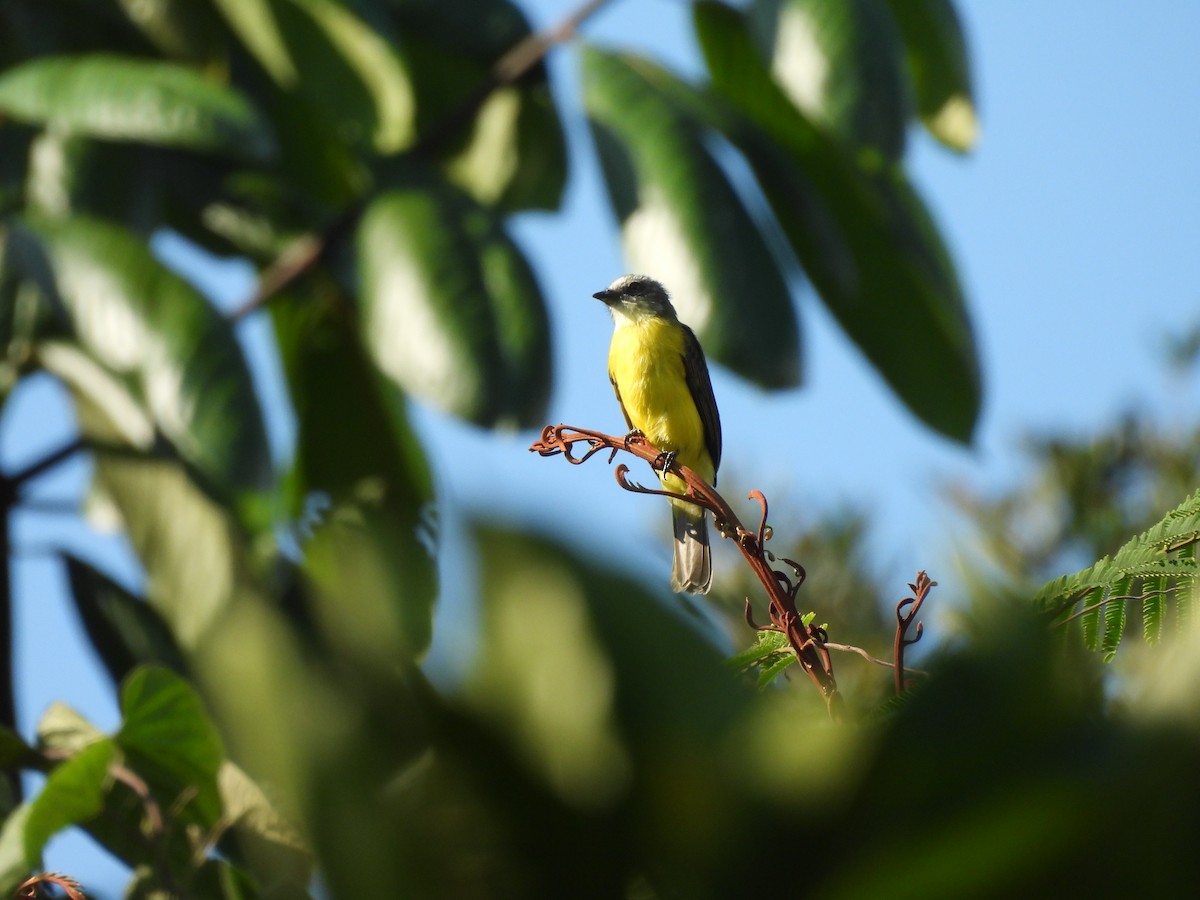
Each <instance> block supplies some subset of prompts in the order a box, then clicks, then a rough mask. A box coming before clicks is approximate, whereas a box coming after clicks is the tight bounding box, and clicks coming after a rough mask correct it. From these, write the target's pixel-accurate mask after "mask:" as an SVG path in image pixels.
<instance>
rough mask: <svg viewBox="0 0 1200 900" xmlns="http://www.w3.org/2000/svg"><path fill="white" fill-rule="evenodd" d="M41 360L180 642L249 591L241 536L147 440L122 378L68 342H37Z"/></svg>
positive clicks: (191, 639)
mask: <svg viewBox="0 0 1200 900" xmlns="http://www.w3.org/2000/svg"><path fill="white" fill-rule="evenodd" d="M38 355H39V359H40V361H41V362H42V364H43V365H44V366H45V367H46V368H47V369H48V370H49V371H51V372H53V373H54V374H55V375H56V376H57V377H58V378H60V379H61V380H62V381H63V383H64V384H65V385H66V386H67V387H68V388H69V389H70V391H71V393H72V395H73V397H74V398H75V409H76V415H77V417H78V420H79V427H80V431H81V433H82V434H83V435H84V437H85V438H86V439H88V440H89V441H91V442H93V443H95V444H97V445H98V446H99V447H101V448H104V449H99V450H97V452H95V454H94V459H95V486H94V490H97V491H98V492H99V494H100V496H102V497H103V498H104V500H105V501H107V503H108V504H109V506H110V508H111V510H112V511H114V512H115V513H116V515H117V517H118V521H119V524H121V525H123V526H124V529H125V533H126V535H127V536H128V538H129V541H130V543H131V544H132V545H133V548H134V550H135V551H136V553H137V554H138V557H139V558H140V559H141V561H142V564H143V565H144V566H145V568H146V573H147V576H148V585H147V594H148V597H149V599H150V601H151V602H152V603H154V605H155V608H156V609H157V610H158V611H159V612H160V613H161V614H162V615H163V618H165V619H166V621H167V622H168V623H169V624H170V626H171V631H172V633H173V635H174V637H175V639H176V640H177V641H178V642H179V643H180V645H181V646H182V647H184V648H185V649H190V648H191V647H192V646H194V644H195V642H196V641H197V640H199V638H200V637H201V636H202V635H203V634H204V632H205V631H207V629H208V628H209V627H210V626H212V625H213V623H214V622H215V621H217V618H218V616H219V614H220V613H221V612H222V610H223V609H224V608H225V606H226V604H228V603H230V602H231V601H232V600H233V598H234V597H235V596H237V595H238V594H239V593H240V592H242V591H245V590H249V589H251V588H249V586H248V581H247V567H248V561H247V559H246V555H245V554H246V550H247V545H246V535H245V533H244V531H243V530H242V529H241V528H240V527H239V525H238V523H237V521H236V520H235V518H234V516H233V515H232V514H231V512H230V511H229V510H228V509H227V508H225V507H224V506H223V505H222V504H221V503H220V502H218V501H217V500H216V499H214V498H213V497H212V495H211V494H210V493H208V492H206V491H205V490H203V489H202V487H201V486H200V482H199V481H198V479H197V478H196V477H195V473H194V472H193V471H192V470H190V469H189V467H187V466H186V465H185V464H184V463H183V462H182V461H181V460H179V459H178V458H177V457H176V456H175V455H174V453H173V452H172V451H171V450H170V449H169V448H164V447H161V446H160V445H159V444H157V443H156V441H155V432H154V426H153V423H152V422H151V420H150V419H149V418H148V417H147V415H146V413H145V412H144V410H143V409H142V407H141V405H140V404H139V403H138V401H137V399H136V398H135V396H133V394H132V392H131V391H130V389H129V388H128V385H126V384H125V383H124V382H123V381H122V380H121V379H119V378H117V377H115V376H114V375H112V374H111V373H110V372H109V371H107V370H106V369H105V368H103V367H102V366H100V365H99V364H98V363H97V362H95V360H93V359H92V358H91V357H90V356H89V355H87V354H86V353H84V352H83V351H81V350H80V349H78V348H77V347H75V346H74V345H71V344H64V343H56V342H44V343H42V344H41V345H39V348H38Z"/></svg>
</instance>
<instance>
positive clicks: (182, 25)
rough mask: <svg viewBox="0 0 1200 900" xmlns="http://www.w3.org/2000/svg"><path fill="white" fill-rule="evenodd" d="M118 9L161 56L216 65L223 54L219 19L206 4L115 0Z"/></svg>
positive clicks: (191, 0) (183, 0)
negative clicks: (119, 8)
mask: <svg viewBox="0 0 1200 900" xmlns="http://www.w3.org/2000/svg"><path fill="white" fill-rule="evenodd" d="M117 3H118V4H119V6H120V7H121V10H122V11H123V12H124V13H125V15H126V16H128V17H129V21H130V22H132V23H133V24H134V25H135V26H136V27H137V28H138V30H139V31H141V32H142V34H144V35H145V36H146V37H147V39H149V40H150V42H151V43H152V44H154V46H155V47H157V48H158V49H159V50H160V51H161V52H162V53H163V55H165V56H167V57H170V58H172V59H178V60H181V61H183V62H190V63H194V64H197V65H206V64H212V65H217V64H219V61H220V60H221V59H222V57H223V56H224V55H225V51H226V49H227V48H226V47H225V43H226V42H225V40H224V34H223V33H222V30H221V20H220V18H219V17H218V16H217V15H216V12H215V11H214V10H213V8H212V6H211V5H210V4H208V3H196V2H194V0H117Z"/></svg>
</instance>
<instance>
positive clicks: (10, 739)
mask: <svg viewBox="0 0 1200 900" xmlns="http://www.w3.org/2000/svg"><path fill="white" fill-rule="evenodd" d="M39 763H40V757H39V756H38V755H37V752H36V751H35V750H34V749H33V748H32V747H30V746H29V745H28V744H26V743H25V741H24V740H23V739H22V738H21V736H20V735H19V734H17V733H16V732H15V731H11V730H9V729H8V728H3V727H0V769H17V768H23V767H28V766H35V765H37V764H39Z"/></svg>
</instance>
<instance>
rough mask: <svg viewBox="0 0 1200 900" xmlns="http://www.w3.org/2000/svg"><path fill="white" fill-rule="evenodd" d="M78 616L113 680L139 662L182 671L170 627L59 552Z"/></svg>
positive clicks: (139, 601) (139, 600) (148, 608)
mask: <svg viewBox="0 0 1200 900" xmlns="http://www.w3.org/2000/svg"><path fill="white" fill-rule="evenodd" d="M63 561H64V562H65V563H66V566H67V576H68V578H69V580H70V583H71V596H72V598H73V599H74V601H75V608H76V610H78V612H79V618H80V621H81V622H82V623H83V627H84V629H85V630H86V631H87V634H88V637H89V638H90V639H91V642H92V647H93V648H94V649H95V650H96V652H97V654H99V656H100V659H101V661H102V662H103V663H104V666H105V668H107V669H108V673H109V675H111V676H112V679H113V681H114V682H115V683H118V684H119V683H120V682H121V680H122V679H123V678H124V677H125V676H126V675H128V674H129V672H130V671H131V670H132V669H133V668H134V667H135V666H137V665H139V664H141V663H157V664H159V665H163V666H168V667H170V668H172V669H174V670H175V671H177V672H180V673H183V672H186V670H187V665H186V663H185V662H184V659H183V654H182V653H181V652H180V650H179V646H178V645H177V644H176V643H175V638H174V637H172V635H171V631H170V629H169V628H168V627H167V624H166V623H165V622H164V621H163V619H162V617H161V616H160V615H159V614H158V612H157V611H155V609H154V608H153V607H152V606H151V605H150V604H149V603H147V602H146V601H145V600H143V599H142V598H140V597H135V596H134V595H133V594H131V593H129V592H128V591H127V590H125V589H124V588H122V587H121V586H120V585H119V584H117V583H116V582H114V581H112V580H111V579H110V578H108V577H106V576H105V575H103V574H102V573H101V572H99V571H97V570H96V569H94V568H92V567H91V566H89V565H88V564H87V563H85V562H83V561H81V560H78V559H76V558H75V557H73V556H70V555H64V557H63Z"/></svg>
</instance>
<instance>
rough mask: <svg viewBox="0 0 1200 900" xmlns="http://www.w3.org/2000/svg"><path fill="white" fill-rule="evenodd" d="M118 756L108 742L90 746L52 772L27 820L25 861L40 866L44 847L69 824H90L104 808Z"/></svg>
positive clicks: (111, 743)
mask: <svg viewBox="0 0 1200 900" xmlns="http://www.w3.org/2000/svg"><path fill="white" fill-rule="evenodd" d="M116 754H117V748H116V745H115V744H114V743H113V742H112V741H111V740H108V739H107V738H106V739H103V740H99V741H95V742H94V743H91V744H88V745H87V746H86V747H84V748H83V749H82V750H80V751H79V752H78V753H77V754H75V755H74V756H72V757H71V758H70V759H68V760H67V761H66V762H64V763H62V764H61V765H59V766H56V767H55V769H54V770H53V771H52V772H51V773H50V775H49V777H48V778H47V779H46V784H45V785H44V786H43V787H42V790H41V792H40V793H39V794H38V795H37V797H36V799H34V800H33V802H32V804H31V808H30V811H29V815H28V817H27V818H26V820H25V859H26V861H27V862H28V863H29V865H30V866H31V867H32V866H36V865H38V863H39V862H40V860H41V856H42V848H43V847H44V846H45V845H46V842H47V841H48V840H50V838H51V837H53V836H54V835H55V834H57V833H58V832H59V831H61V830H62V829H64V828H66V827H67V826H68V825H75V824H78V823H82V822H87V821H88V820H89V819H91V818H92V817H94V816H96V815H98V814H99V813H100V811H101V810H102V809H103V808H104V790H105V787H106V786H107V784H108V780H109V774H108V767H109V765H110V764H111V763H112V762H113V759H114V757H115V756H116Z"/></svg>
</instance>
